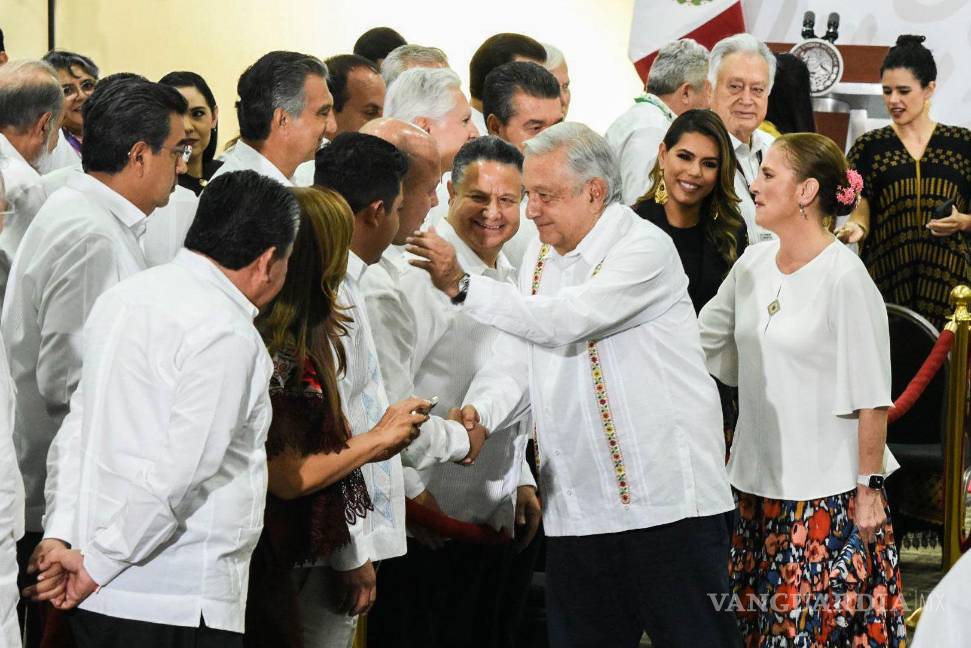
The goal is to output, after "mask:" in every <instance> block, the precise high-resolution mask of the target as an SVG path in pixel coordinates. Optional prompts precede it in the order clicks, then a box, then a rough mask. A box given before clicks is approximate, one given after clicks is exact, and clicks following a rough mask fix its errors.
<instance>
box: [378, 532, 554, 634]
mask: <svg viewBox="0 0 971 648" xmlns="http://www.w3.org/2000/svg"><path fill="white" fill-rule="evenodd" d="M534 546H535V547H538V544H537V543H533V544H532V545H530V546H529V547H527V548H526V550H525V551H523V552H522V553H519V554H517V553H516V551H515V549H514V548H513V547H512V546H483V545H472V544H465V543H460V542H448V543H446V545H445V546H444V547H443V548H441V549H438V550H435V551H433V550H431V549H428V548H426V547H424V546H422V545H421V544H419V543H418V542H416V541H414V540H412V539H410V538H409V540H408V553H407V554H406V555H404V556H402V557H401V558H395V559H394V560H386V561H384V562H383V563H381V569H379V570H378V597H377V600H376V601H375V604H374V607H373V608H372V609H371V611H370V612H369V613H368V648H457V647H459V646H461V647H462V648H511V647H513V646H514V645H515V636H516V631H517V629H518V625H519V621H520V619H521V616H522V610H523V606H524V601H525V597H526V592H527V590H528V587H529V582H530V578H531V576H532V571H533V564H534V562H535V559H536V549H535V548H534Z"/></svg>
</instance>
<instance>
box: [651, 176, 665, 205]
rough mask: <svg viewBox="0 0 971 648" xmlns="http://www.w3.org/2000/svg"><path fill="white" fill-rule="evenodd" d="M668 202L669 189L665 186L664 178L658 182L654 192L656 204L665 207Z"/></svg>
mask: <svg viewBox="0 0 971 648" xmlns="http://www.w3.org/2000/svg"><path fill="white" fill-rule="evenodd" d="M667 201H668V188H667V187H666V186H665V184H664V176H661V177H660V178H658V180H657V188H656V189H655V190H654V202H656V203H657V204H659V205H663V204H664V203H666V202H667Z"/></svg>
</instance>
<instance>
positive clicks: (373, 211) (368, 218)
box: [358, 200, 385, 229]
mask: <svg viewBox="0 0 971 648" xmlns="http://www.w3.org/2000/svg"><path fill="white" fill-rule="evenodd" d="M384 217H385V210H384V201H383V200H375V201H374V202H373V203H371V204H370V205H368V206H367V207H365V208H364V209H362V210H361V211H360V212H358V218H359V220H360V221H361V223H362V224H364V225H365V226H367V227H369V228H372V229H375V228H377V227H379V226H380V225H381V223H382V222H383V221H384Z"/></svg>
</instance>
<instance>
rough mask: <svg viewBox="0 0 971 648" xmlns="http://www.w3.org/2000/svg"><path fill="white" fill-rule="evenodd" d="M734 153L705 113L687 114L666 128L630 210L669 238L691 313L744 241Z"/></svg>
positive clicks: (719, 125) (711, 290)
mask: <svg viewBox="0 0 971 648" xmlns="http://www.w3.org/2000/svg"><path fill="white" fill-rule="evenodd" d="M735 166H736V165H735V152H734V149H733V148H732V144H731V140H730V139H729V136H728V131H726V130H725V126H724V125H723V124H722V121H721V119H719V118H718V115H716V114H715V113H713V112H712V111H710V110H687V111H685V112H684V113H682V114H681V116H679V117H678V118H677V119H675V120H674V123H672V124H671V127H670V128H669V129H668V132H667V134H666V135H665V136H664V140H663V141H662V142H661V145H660V147H659V153H658V157H657V160H656V161H655V163H654V168H653V169H652V170H651V189H650V190H649V191H648V192H647V193H646V194H645V195H644V196H643V197H642V198H641V199H640V200H638V201H637V204H635V205H634V211H635V212H637V213H638V214H639V215H640V216H641V218H644V219H646V220H649V221H651V222H652V223H654V224H655V225H657V226H658V227H660V228H661V229H662V230H664V231H665V232H666V233H667V234H668V236H670V237H671V238H672V239H673V240H674V245H675V247H676V248H677V249H678V255H679V256H680V257H681V263H682V265H683V266H684V271H685V274H687V275H688V282H689V283H688V295H689V296H690V297H691V302H692V303H693V304H694V307H695V311H696V312H697V311H700V310H701V307H702V306H704V305H705V303H706V302H707V301H708V300H709V299H711V298H712V297H714V296H715V293H716V292H717V291H718V286H719V285H720V284H721V282H722V280H723V279H724V278H725V275H726V274H728V269H729V268H731V266H732V264H733V263H734V262H735V259H737V258H738V257H739V256H740V255H741V254H742V252H743V251H744V250H745V246H746V244H747V243H748V240H747V233H746V230H745V222H744V221H743V220H742V216H741V213H740V212H739V209H738V203H739V200H738V196H737V195H736V194H735V189H734V187H735Z"/></svg>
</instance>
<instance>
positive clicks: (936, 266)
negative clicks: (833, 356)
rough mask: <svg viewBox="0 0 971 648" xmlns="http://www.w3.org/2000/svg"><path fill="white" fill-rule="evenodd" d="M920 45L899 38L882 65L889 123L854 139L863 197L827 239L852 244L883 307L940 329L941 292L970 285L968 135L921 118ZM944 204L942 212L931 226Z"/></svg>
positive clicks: (927, 77) (928, 60)
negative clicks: (917, 316)
mask: <svg viewBox="0 0 971 648" xmlns="http://www.w3.org/2000/svg"><path fill="white" fill-rule="evenodd" d="M923 40H924V38H923V37H922V36H901V37H900V38H898V39H897V45H896V46H895V47H892V48H891V49H890V51H889V52H888V53H887V57H886V58H885V59H884V61H883V66H882V68H881V71H880V75H881V83H882V84H883V97H884V102H885V103H886V105H887V110H888V111H889V112H890V116H891V118H892V120H893V121H892V123H891V125H890V126H886V127H884V128H880V129H877V130H874V131H870V132H868V133H864V134H863V135H862V136H860V138H859V139H857V140H856V142H855V143H854V144H853V147H852V149H851V150H850V153H849V155H848V156H847V157H848V159H849V162H850V165H851V166H853V167H854V168H856V169H857V170H858V171H859V172H860V174H861V175H862V176H863V180H864V189H863V197H862V199H861V200H860V205H859V206H858V207H857V209H856V210H855V211H854V212H853V214H852V216H851V217H850V220H849V221H847V223H846V224H845V225H844V226H843V227H842V228H840V230H839V231H838V232H837V235H838V236H839V237H840V239H842V240H843V241H846V242H850V243H855V242H860V243H861V254H860V256H861V257H862V259H863V262H864V263H865V264H866V266H867V269H868V270H869V271H870V274H871V276H872V277H873V280H874V282H875V283H876V284H877V287H878V288H879V289H880V292H881V293H882V294H883V298H884V300H885V301H886V302H888V303H893V304H899V305H901V306H906V307H907V308H910V309H912V310H914V311H916V312H918V313H920V314H921V315H923V316H924V317H926V318H927V319H929V320H930V321H931V322H932V323H933V324H934V325H935V326H937V327H938V328H941V327H942V326H943V325H944V323H945V321H946V317H947V315H948V314H950V312H951V310H952V308H951V307H950V306H949V305H948V295H949V294H950V292H951V289H952V288H953V287H954V286H956V285H958V284H959V283H968V281H969V277H971V263H969V256H971V252H969V248H971V240H969V237H971V215H968V212H969V211H971V204H969V203H971V131H969V130H968V129H966V128H960V127H958V126H947V125H944V124H938V123H936V122H934V121H933V120H932V119H931V118H930V115H929V107H930V99H931V96H932V95H933V94H934V89H935V85H936V81H935V80H936V78H937V67H936V65H935V63H934V57H933V56H932V55H931V53H930V51H929V50H928V49H927V48H926V47H924V46H923V45H922V44H921V43H922V41H923ZM948 200H953V201H954V206H953V208H952V209H951V210H950V213H948V214H946V215H944V217H942V218H935V213H934V212H935V210H936V209H937V208H938V207H940V206H941V205H942V204H944V203H945V202H947V201H948Z"/></svg>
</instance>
